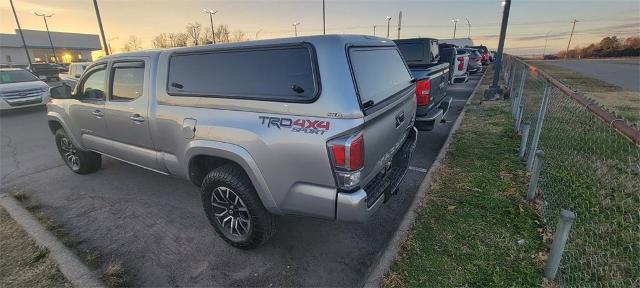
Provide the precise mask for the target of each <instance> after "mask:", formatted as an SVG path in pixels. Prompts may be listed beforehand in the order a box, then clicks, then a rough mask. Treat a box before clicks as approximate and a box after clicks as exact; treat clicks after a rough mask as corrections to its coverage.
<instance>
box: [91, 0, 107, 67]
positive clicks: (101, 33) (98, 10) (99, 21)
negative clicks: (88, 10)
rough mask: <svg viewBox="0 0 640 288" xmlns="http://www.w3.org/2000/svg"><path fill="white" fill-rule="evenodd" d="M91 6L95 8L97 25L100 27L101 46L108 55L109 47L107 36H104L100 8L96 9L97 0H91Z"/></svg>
mask: <svg viewBox="0 0 640 288" xmlns="http://www.w3.org/2000/svg"><path fill="white" fill-rule="evenodd" d="M93 8H94V9H95V10H96V17H97V18H98V27H100V35H101V36H102V47H104V54H106V55H109V47H108V46H107V38H106V37H104V29H102V19H101V18H100V9H98V2H97V0H93Z"/></svg>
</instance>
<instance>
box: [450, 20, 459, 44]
mask: <svg viewBox="0 0 640 288" xmlns="http://www.w3.org/2000/svg"><path fill="white" fill-rule="evenodd" d="M458 21H460V19H452V20H451V22H453V39H456V29H458Z"/></svg>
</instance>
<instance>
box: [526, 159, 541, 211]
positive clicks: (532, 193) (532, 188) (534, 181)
mask: <svg viewBox="0 0 640 288" xmlns="http://www.w3.org/2000/svg"><path fill="white" fill-rule="evenodd" d="M543 158H544V152H542V150H538V151H536V155H535V161H534V162H533V172H532V173H531V181H529V190H528V191H527V200H529V201H533V198H535V197H536V188H538V180H540V171H541V170H542V159H543Z"/></svg>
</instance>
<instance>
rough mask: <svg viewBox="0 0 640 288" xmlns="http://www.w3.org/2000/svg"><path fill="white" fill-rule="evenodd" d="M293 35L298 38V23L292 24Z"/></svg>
mask: <svg viewBox="0 0 640 288" xmlns="http://www.w3.org/2000/svg"><path fill="white" fill-rule="evenodd" d="M292 25H293V33H294V34H295V35H296V37H298V25H300V22H293V24H292Z"/></svg>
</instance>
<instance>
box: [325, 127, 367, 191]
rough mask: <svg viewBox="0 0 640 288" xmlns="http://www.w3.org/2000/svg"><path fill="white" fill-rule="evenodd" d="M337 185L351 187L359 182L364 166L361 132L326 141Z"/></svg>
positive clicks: (343, 187)
mask: <svg viewBox="0 0 640 288" xmlns="http://www.w3.org/2000/svg"><path fill="white" fill-rule="evenodd" d="M327 148H328V150H329V154H330V157H331V162H332V164H333V167H334V170H335V173H336V179H337V181H338V186H339V187H340V188H342V189H353V188H355V187H357V186H358V185H359V184H360V172H361V169H362V167H364V135H363V134H362V132H359V133H356V134H353V135H347V136H343V137H340V138H336V139H332V140H330V141H329V142H328V143H327Z"/></svg>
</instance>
